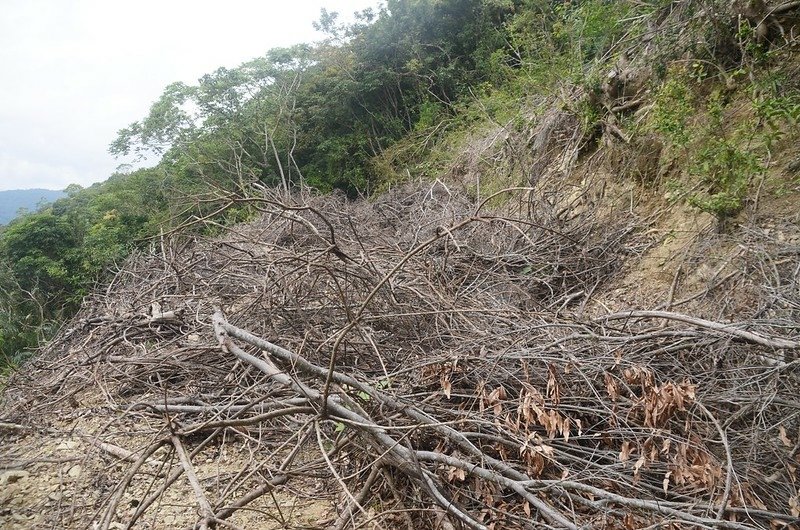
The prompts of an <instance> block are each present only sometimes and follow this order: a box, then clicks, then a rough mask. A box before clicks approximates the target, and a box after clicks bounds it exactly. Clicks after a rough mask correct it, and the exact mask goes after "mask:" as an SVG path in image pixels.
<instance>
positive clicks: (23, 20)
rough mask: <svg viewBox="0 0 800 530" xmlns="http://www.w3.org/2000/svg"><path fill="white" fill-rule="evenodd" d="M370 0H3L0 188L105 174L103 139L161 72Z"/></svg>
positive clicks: (211, 66)
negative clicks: (126, 0)
mask: <svg viewBox="0 0 800 530" xmlns="http://www.w3.org/2000/svg"><path fill="white" fill-rule="evenodd" d="M378 3H379V2H378V1H377V0H294V1H293V2H290V3H285V2H266V1H263V0H228V1H226V2H224V3H223V2H218V1H213V2H212V1H209V0H203V1H198V0H169V1H166V2H165V1H163V0H139V1H137V2H117V1H109V0H4V1H3V14H2V17H0V72H2V75H3V82H2V83H0V190H2V189H13V188H31V187H47V188H55V189H60V188H63V187H65V186H66V185H68V184H70V183H73V182H75V183H79V184H81V185H89V184H91V183H92V182H97V181H100V180H103V179H105V178H106V177H108V176H109V175H110V173H111V172H113V170H114V168H116V167H117V166H118V165H119V164H120V163H122V162H125V161H124V160H114V159H113V158H112V157H111V156H110V155H108V154H107V152H106V150H107V147H108V144H109V143H110V142H111V141H112V140H113V139H114V137H115V136H116V133H117V131H118V130H119V129H121V128H122V127H125V126H126V125H128V124H129V123H130V122H132V121H135V120H138V119H140V118H141V117H143V116H144V114H145V113H146V112H147V110H148V108H149V106H150V104H151V103H152V102H153V101H154V100H155V99H156V98H157V97H158V96H159V94H160V93H161V91H162V89H163V88H164V87H165V86H166V85H167V84H169V83H171V82H173V81H184V82H187V83H192V82H194V81H196V80H197V78H199V77H200V76H201V75H203V74H205V73H209V72H211V71H213V70H215V69H216V68H218V67H220V66H226V67H234V66H237V65H239V64H241V63H242V62H244V61H247V60H249V59H252V58H254V57H257V56H259V55H261V54H263V53H264V52H265V51H266V50H268V49H270V48H273V47H277V46H289V45H291V44H295V43H299V42H307V41H310V40H314V39H315V38H318V35H317V34H316V33H315V32H314V30H313V28H312V26H311V23H312V21H314V20H315V19H317V18H318V16H319V12H320V8H322V7H325V8H327V9H328V10H335V11H340V12H341V13H343V14H349V13H352V12H353V11H356V10H360V9H363V8H365V7H369V6H374V5H376V4H378Z"/></svg>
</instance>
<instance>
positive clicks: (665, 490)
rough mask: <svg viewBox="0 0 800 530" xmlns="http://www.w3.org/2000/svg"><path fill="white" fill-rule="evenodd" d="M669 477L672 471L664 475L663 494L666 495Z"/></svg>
mask: <svg viewBox="0 0 800 530" xmlns="http://www.w3.org/2000/svg"><path fill="white" fill-rule="evenodd" d="M671 476H672V471H667V473H666V475H664V482H663V488H664V493H667V490H669V478H670V477H671Z"/></svg>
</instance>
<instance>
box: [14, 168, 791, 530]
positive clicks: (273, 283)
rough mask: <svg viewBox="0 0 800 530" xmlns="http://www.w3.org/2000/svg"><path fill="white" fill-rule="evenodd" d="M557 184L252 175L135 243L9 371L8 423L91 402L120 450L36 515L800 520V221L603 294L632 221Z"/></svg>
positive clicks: (102, 440)
mask: <svg viewBox="0 0 800 530" xmlns="http://www.w3.org/2000/svg"><path fill="white" fill-rule="evenodd" d="M550 186H552V187H553V188H552V189H543V188H531V189H515V190H506V191H503V192H501V193H499V194H498V195H497V196H495V197H493V198H491V199H490V200H488V201H483V202H479V201H478V200H475V199H474V198H471V197H470V196H469V194H468V193H467V192H466V191H464V190H455V189H450V188H448V187H447V186H446V185H445V184H443V183H441V182H436V183H434V184H432V185H430V184H429V185H417V186H407V187H404V188H401V189H397V190H394V191H392V192H390V193H388V194H385V195H384V196H382V197H380V198H379V199H377V200H375V201H373V202H367V201H360V202H348V201H345V200H344V199H339V198H336V197H326V198H313V197H308V196H302V195H298V196H295V197H292V198H286V197H279V196H277V195H275V196H273V195H270V194H268V193H266V192H263V193H261V194H259V195H254V196H251V197H249V198H247V199H239V202H240V203H241V202H242V201H246V202H248V203H249V204H250V205H252V206H253V207H255V208H258V209H259V210H261V212H262V215H261V216H260V217H259V219H258V220H256V221H254V222H250V223H248V224H244V225H237V226H234V227H228V228H222V227H220V230H219V232H218V234H217V235H216V236H215V237H213V238H211V237H209V238H205V239H204V238H195V239H194V240H192V241H186V240H182V239H181V238H179V237H176V238H174V239H169V238H164V240H163V241H161V242H159V243H157V244H155V245H154V246H153V250H152V252H151V253H149V254H146V255H139V256H136V257H134V258H133V259H131V260H130V261H129V263H128V264H127V265H126V266H125V267H124V268H123V269H122V270H121V271H120V272H119V273H118V274H117V276H116V278H115V280H114V281H113V283H112V284H111V285H110V286H109V287H108V288H107V289H106V290H105V291H104V292H102V293H97V294H95V295H94V296H93V297H91V298H90V299H89V300H87V302H86V304H85V306H84V309H83V310H82V312H81V313H80V314H79V315H78V317H77V318H76V319H75V320H74V321H73V322H72V323H71V325H70V326H69V327H68V328H66V329H65V330H64V331H63V332H62V333H61V334H60V336H59V337H58V338H57V339H56V340H55V341H54V342H53V343H52V344H51V345H50V346H49V347H48V350H47V351H46V352H45V353H44V354H43V355H42V356H41V357H40V358H38V359H37V360H35V361H34V362H31V363H30V364H29V365H28V366H27V367H26V368H25V369H24V370H22V371H20V372H19V373H18V374H16V375H15V376H14V377H13V379H12V380H11V381H10V383H9V388H8V389H7V391H6V402H5V404H4V412H3V413H4V414H6V418H7V420H6V421H7V422H9V423H13V424H14V425H17V426H18V428H17V429H14V430H11V431H0V434H2V435H3V437H4V438H5V439H6V440H12V439H14V440H16V441H17V442H18V444H19V443H20V440H24V439H25V437H27V436H33V435H34V434H33V433H35V432H45V433H46V432H51V431H52V430H54V429H56V428H57V425H59V423H58V422H59V421H64V420H65V419H69V418H73V419H74V418H86V417H88V416H92V415H94V416H99V417H101V418H103V421H102V422H101V423H100V424H96V427H95V428H94V429H93V430H91V431H88V430H86V429H84V430H80V429H79V428H76V427H74V425H75V424H74V423H72V424H70V425H72V427H70V429H72V430H71V431H70V433H71V434H73V435H75V436H76V437H79V438H80V439H81V440H82V443H84V445H85V447H86V455H85V460H86V461H88V460H91V459H95V460H96V461H100V462H103V463H104V466H105V467H106V468H107V469H106V470H105V471H104V472H103V473H99V474H95V475H92V476H87V477H86V478H85V479H84V482H83V483H82V485H78V486H76V492H75V493H74V495H73V496H72V498H71V500H64V501H62V502H60V503H59V504H58V505H57V507H55V508H50V509H49V511H48V513H47V516H46V517H47V521H46V524H50V525H55V526H63V527H70V528H79V527H81V528H101V529H108V528H130V527H133V526H134V525H136V526H137V527H142V528H148V527H150V528H153V527H181V526H180V525H183V526H182V527H188V528H191V527H194V528H215V527H216V528H241V527H244V526H247V527H252V528H256V527H259V528H272V527H275V528H308V527H324V528H333V529H339V530H341V529H346V528H387V529H388V528H408V529H415V528H438V529H455V528H473V529H484V528H495V529H501V528H510V529H514V528H520V529H522V528H526V529H527V528H569V529H577V528H609V529H611V528H625V529H633V528H648V527H650V528H726V529H751V528H765V527H770V526H772V527H774V528H781V527H786V528H788V527H794V528H797V527H798V519H797V517H798V515H800V514H799V513H798V510H800V506H799V505H798V497H797V491H798V486H797V465H798V452H799V451H800V445H799V444H800V442H799V440H800V432H798V431H799V430H800V420H799V419H798V411H800V398H799V397H798V396H800V379H799V378H798V361H797V360H795V355H796V352H797V351H798V348H800V342H798V340H800V330H798V327H797V322H798V312H800V291H799V290H798V272H799V271H798V269H800V243H799V242H800V238H798V237H797V228H796V227H794V228H792V227H788V226H787V227H782V230H783V231H780V230H776V229H773V230H772V231H764V230H757V229H755V228H752V227H751V228H750V229H749V230H750V231H749V232H748V233H747V234H746V241H748V245H747V249H746V250H743V251H741V252H738V253H737V254H736V255H735V256H734V258H732V260H731V264H730V266H731V267H732V270H733V271H734V272H733V273H731V274H727V275H720V276H721V279H720V281H719V282H716V283H714V284H712V285H708V286H706V288H705V289H704V291H702V292H700V293H699V294H698V295H697V296H694V298H693V299H686V300H674V299H672V297H671V296H670V297H669V300H668V302H667V303H666V304H665V305H663V306H661V307H659V303H661V302H664V301H665V300H667V299H668V297H667V293H664V297H663V298H662V299H660V300H654V301H653V304H652V305H651V306H650V307H648V308H619V307H616V308H614V307H607V304H605V303H604V302H603V293H604V292H606V291H607V290H608V289H609V286H610V284H611V282H612V281H613V278H614V277H615V275H617V274H619V273H620V270H621V268H622V267H623V266H624V264H625V263H626V261H627V262H629V261H632V260H636V259H637V257H638V256H641V255H642V254H643V253H644V252H645V251H646V250H647V249H648V248H649V247H650V246H652V245H653V243H654V240H653V239H652V235H651V234H648V232H647V231H646V228H647V220H646V219H641V218H637V217H636V216H635V215H634V213H633V210H632V209H631V208H627V207H625V205H622V206H620V207H616V208H613V207H609V206H608V203H606V205H605V206H604V207H603V208H602V209H600V208H598V207H596V206H593V203H592V201H582V200H581V197H579V196H574V197H572V198H571V199H569V200H567V199H565V197H563V196H562V197H560V198H559V199H558V200H555V199H554V197H555V196H556V191H554V190H556V189H557V188H556V187H557V186H560V187H561V188H562V189H567V187H566V186H564V185H563V184H562V183H551V184H550ZM562 195H563V192H562ZM570 201H571V203H570V204H567V202H570ZM490 206H491V207H490ZM637 227H638V228H637ZM792 230H793V231H794V232H792ZM777 233H780V234H781V238H780V240H778V239H776V236H775V235H776V234H777ZM786 234H789V235H790V236H791V237H788V238H787V237H784V236H786ZM720 237H722V236H720ZM737 271H738V272H737ZM734 297H747V304H748V307H750V309H751V313H750V314H747V315H743V319H741V320H739V321H736V322H730V321H725V320H724V318H723V317H721V316H720V315H717V314H705V315H703V316H704V317H705V318H700V317H699V316H688V315H687V314H686V313H679V312H675V310H677V309H682V310H683V309H688V307H689V305H691V303H694V302H698V301H705V302H706V303H707V304H708V307H711V308H712V309H713V308H714V307H719V305H716V306H715V304H716V303H717V301H718V300H726V299H727V300H729V299H731V298H734ZM697 307H699V306H697ZM623 309H624V311H623ZM695 315H696V313H695ZM745 317H746V319H745ZM17 446H19V445H17ZM11 456H15V457H17V458H23V456H24V455H21V454H17V455H11ZM223 461H224V462H225V465H222V464H221V463H220V462H223ZM214 466H217V467H216V468H215V467H214ZM201 467H202V470H201V469H200V468H201ZM214 469H216V471H213V470H214ZM187 486H190V487H191V489H186V488H187ZM180 487H183V488H184V489H183V490H181V491H183V492H185V494H183V495H184V498H183V499H182V500H181V503H182V504H181V506H183V507H184V510H183V514H184V516H185V517H186V518H184V519H180V520H179V521H177V522H175V521H174V519H173V520H172V521H173V525H172V526H170V525H169V524H167V523H164V521H163V519H160V517H161V516H160V515H159V513H161V512H160V510H162V508H163V506H164V505H166V504H169V503H170V502H172V503H175V502H177V501H175V499H174V496H173V497H170V492H171V491H173V490H175V489H176V488H180ZM78 490H80V493H79V492H78ZM282 492H283V493H290V494H291V495H292V496H293V497H294V498H299V499H307V501H301V502H300V505H301V507H300V508H299V509H300V510H302V509H303V508H302V504H303V502H309V503H310V502H320V501H321V502H324V503H325V504H326V506H328V507H329V510H328V511H327V512H325V513H324V514H323V516H321V519H320V520H317V521H315V522H314V523H313V524H308V523H307V522H306V523H302V524H301V523H292V522H291V521H290V520H289V518H288V517H285V515H286V514H280V513H278V514H276V512H280V509H279V504H280V502H279V501H280V495H281V493H282ZM170 499H172V500H170ZM179 504H180V503H179ZM271 506H272V507H273V508H274V509H271V508H270V507H271ZM244 514H247V517H249V519H247V521H249V523H244V522H241V520H239V519H237V517H244ZM276 521H277V523H276ZM178 523H180V524H178ZM273 523H275V524H276V526H269V524H273Z"/></svg>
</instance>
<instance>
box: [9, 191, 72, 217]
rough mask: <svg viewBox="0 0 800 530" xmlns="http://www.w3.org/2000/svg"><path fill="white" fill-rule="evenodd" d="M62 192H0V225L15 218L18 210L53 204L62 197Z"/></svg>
mask: <svg viewBox="0 0 800 530" xmlns="http://www.w3.org/2000/svg"><path fill="white" fill-rule="evenodd" d="M64 196H65V193H64V192H63V191H56V190H43V189H33V190H8V191H0V225H4V224H7V223H8V222H9V221H11V220H12V219H13V218H15V217H16V216H17V214H18V213H19V210H20V208H25V209H26V210H31V211H32V210H36V208H37V207H38V206H39V204H40V203H43V202H53V201H55V200H56V199H60V198H61V197H64Z"/></svg>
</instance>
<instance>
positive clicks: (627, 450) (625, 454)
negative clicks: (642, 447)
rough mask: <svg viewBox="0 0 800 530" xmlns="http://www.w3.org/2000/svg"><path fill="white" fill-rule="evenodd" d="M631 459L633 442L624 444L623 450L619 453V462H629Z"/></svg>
mask: <svg viewBox="0 0 800 530" xmlns="http://www.w3.org/2000/svg"><path fill="white" fill-rule="evenodd" d="M630 458H631V442H629V441H627V440H626V441H624V442H622V450H621V451H620V452H619V461H620V462H627V461H628V460H630Z"/></svg>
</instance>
